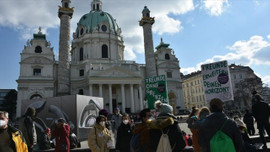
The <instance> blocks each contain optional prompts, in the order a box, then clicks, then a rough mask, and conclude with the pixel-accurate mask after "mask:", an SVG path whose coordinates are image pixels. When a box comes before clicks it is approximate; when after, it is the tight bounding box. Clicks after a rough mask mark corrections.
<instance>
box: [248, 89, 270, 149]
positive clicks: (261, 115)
mask: <svg viewBox="0 0 270 152" xmlns="http://www.w3.org/2000/svg"><path fill="white" fill-rule="evenodd" d="M254 99H255V103H254V104H253V105H252V114H253V116H254V117H255V119H256V121H257V126H258V129H259V134H260V138H261V140H262V142H263V148H264V149H267V145H266V141H265V139H264V129H265V130H266V132H267V134H268V136H270V124H269V116H270V106H269V105H268V104H267V103H265V102H263V99H262V97H261V96H260V95H258V94H256V95H255V98H254Z"/></svg>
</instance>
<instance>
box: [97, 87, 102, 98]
mask: <svg viewBox="0 0 270 152" xmlns="http://www.w3.org/2000/svg"><path fill="white" fill-rule="evenodd" d="M98 86H99V97H102V84H99V85H98Z"/></svg>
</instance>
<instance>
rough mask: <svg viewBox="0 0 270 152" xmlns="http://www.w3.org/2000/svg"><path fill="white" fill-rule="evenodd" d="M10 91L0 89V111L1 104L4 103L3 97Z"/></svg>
mask: <svg viewBox="0 0 270 152" xmlns="http://www.w3.org/2000/svg"><path fill="white" fill-rule="evenodd" d="M10 90H12V89H0V109H3V104H4V102H5V96H6V95H7V94H8V92H9V91H10Z"/></svg>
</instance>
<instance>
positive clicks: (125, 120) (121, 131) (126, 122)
mask: <svg viewBox="0 0 270 152" xmlns="http://www.w3.org/2000/svg"><path fill="white" fill-rule="evenodd" d="M130 123H131V121H130V117H129V115H128V114H123V115H122V123H121V125H120V126H119V127H118V130H117V138H116V150H117V151H120V152H129V151H130V140H131V137H132V130H133V129H132V127H131V125H130Z"/></svg>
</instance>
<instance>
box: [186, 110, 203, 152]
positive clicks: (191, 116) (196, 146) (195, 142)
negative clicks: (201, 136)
mask: <svg viewBox="0 0 270 152" xmlns="http://www.w3.org/2000/svg"><path fill="white" fill-rule="evenodd" d="M198 114H199V109H198V108H196V107H192V112H191V113H190V114H189V116H188V119H187V123H188V128H189V129H190V131H191V133H192V146H193V148H194V151H195V152H199V151H200V146H199V143H198V128H195V127H193V128H192V125H193V124H194V123H196V121H198Z"/></svg>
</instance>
